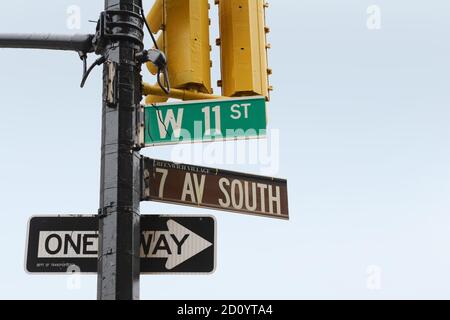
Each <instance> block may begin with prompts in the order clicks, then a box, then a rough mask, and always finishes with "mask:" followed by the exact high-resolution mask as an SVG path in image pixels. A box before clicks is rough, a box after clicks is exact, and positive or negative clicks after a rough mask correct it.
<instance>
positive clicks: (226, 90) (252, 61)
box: [215, 0, 272, 100]
mask: <svg viewBox="0 0 450 320" xmlns="http://www.w3.org/2000/svg"><path fill="white" fill-rule="evenodd" d="M215 3H216V4H218V5H219V16H220V19H219V21H220V39H218V40H217V44H218V45H220V48H221V64H222V80H220V81H219V82H218V86H221V87H222V95H223V96H227V97H241V96H253V95H262V96H265V97H266V99H267V100H269V98H270V94H269V91H270V90H271V89H272V88H271V87H270V86H269V80H268V76H269V75H270V74H271V70H270V69H268V66H267V49H268V48H269V45H268V44H267V39H266V34H267V33H268V32H269V28H267V27H266V24H265V23H266V22H265V9H266V8H267V7H268V4H267V3H266V2H265V0H215Z"/></svg>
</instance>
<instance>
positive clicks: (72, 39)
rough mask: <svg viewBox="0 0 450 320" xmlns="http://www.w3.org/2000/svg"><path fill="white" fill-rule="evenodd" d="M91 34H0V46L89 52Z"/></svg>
mask: <svg viewBox="0 0 450 320" xmlns="http://www.w3.org/2000/svg"><path fill="white" fill-rule="evenodd" d="M93 39H94V35H93V34H80V35H54V34H13V33H11V34H0V48H22V49H47V50H67V51H76V52H83V53H89V52H93V51H94V46H93V43H92V41H93Z"/></svg>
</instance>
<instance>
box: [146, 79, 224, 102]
mask: <svg viewBox="0 0 450 320" xmlns="http://www.w3.org/2000/svg"><path fill="white" fill-rule="evenodd" d="M143 94H144V95H145V96H148V95H153V96H158V97H166V98H174V99H180V100H209V99H223V98H224V97H222V96H216V95H213V94H208V93H202V92H197V91H190V90H185V89H173V88H171V89H170V93H169V94H166V93H165V92H164V91H163V90H162V89H161V88H160V87H159V86H158V85H151V84H148V83H145V82H144V83H143Z"/></svg>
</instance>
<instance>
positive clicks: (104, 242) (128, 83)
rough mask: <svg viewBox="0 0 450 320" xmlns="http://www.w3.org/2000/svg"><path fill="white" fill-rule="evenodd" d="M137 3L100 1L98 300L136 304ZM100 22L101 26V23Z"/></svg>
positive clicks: (139, 26) (140, 27) (130, 0)
mask: <svg viewBox="0 0 450 320" xmlns="http://www.w3.org/2000/svg"><path fill="white" fill-rule="evenodd" d="M141 10H142V0H105V11H104V13H103V14H102V18H101V19H100V24H99V27H100V28H105V29H104V32H105V33H106V34H107V35H108V36H107V37H105V41H106V42H105V44H104V54H103V56H104V57H105V59H106V62H105V64H104V69H103V113H102V122H103V123H102V158H101V182H100V210H99V214H100V219H99V231H100V233H99V259H98V283H97V285H98V299H101V300H134V299H139V274H140V265H139V264H140V259H139V253H140V251H139V249H140V216H139V204H140V196H141V194H140V177H141V174H140V154H139V151H138V149H137V144H136V132H137V128H136V117H137V112H138V111H139V106H140V101H141V99H142V88H141V87H142V86H141V75H140V72H141V64H140V63H139V62H138V60H139V59H138V58H137V57H138V54H140V53H142V51H143V44H142V41H143V36H144V33H143V26H144V21H143V19H142V16H141ZM102 20H103V21H102Z"/></svg>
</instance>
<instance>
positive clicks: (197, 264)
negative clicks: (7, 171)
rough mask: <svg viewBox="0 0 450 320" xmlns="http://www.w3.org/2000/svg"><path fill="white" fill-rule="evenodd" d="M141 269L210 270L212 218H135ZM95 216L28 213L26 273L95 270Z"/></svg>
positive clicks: (212, 259)
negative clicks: (139, 235) (136, 220)
mask: <svg viewBox="0 0 450 320" xmlns="http://www.w3.org/2000/svg"><path fill="white" fill-rule="evenodd" d="M141 230H142V231H141V251H140V252H141V273H142V274H158V273H212V272H213V271H214V268H215V247H216V246H215V243H216V239H215V238H216V223H215V219H214V217H211V216H201V217H191V216H149V215H143V216H141ZM97 258H98V216H48V217H33V218H31V219H30V222H29V226H28V245H27V254H26V270H27V271H28V272H30V273H47V272H49V273H62V272H68V271H69V272H73V271H79V272H82V273H94V272H97Z"/></svg>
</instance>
